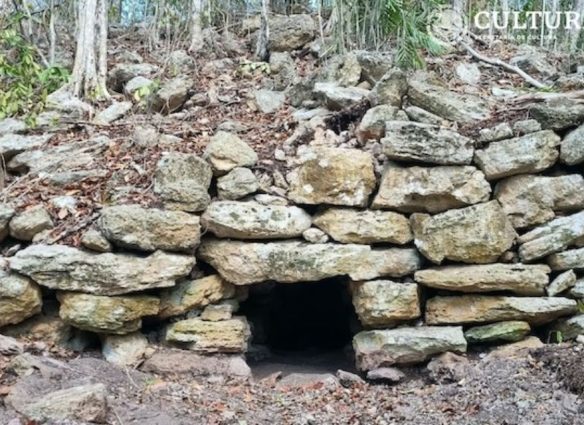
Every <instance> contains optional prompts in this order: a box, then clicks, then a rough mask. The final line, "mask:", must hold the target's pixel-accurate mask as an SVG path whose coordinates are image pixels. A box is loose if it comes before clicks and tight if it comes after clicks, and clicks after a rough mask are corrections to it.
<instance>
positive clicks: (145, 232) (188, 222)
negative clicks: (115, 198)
mask: <svg viewBox="0 0 584 425" xmlns="http://www.w3.org/2000/svg"><path fill="white" fill-rule="evenodd" d="M98 227H99V229H100V230H101V232H102V234H103V235H104V236H105V237H106V238H107V239H108V240H109V241H111V242H113V243H114V244H115V245H118V246H121V247H125V248H130V249H138V250H143V251H155V250H157V249H164V250H168V251H192V250H193V249H195V248H196V247H197V246H198V245H199V241H200V237H201V226H200V223H199V217H197V216H195V215H191V214H188V213H185V212H182V211H166V210H159V209H155V208H143V207H141V206H140V205H116V206H113V207H106V208H104V209H103V210H102V212H101V217H100V218H99V220H98Z"/></svg>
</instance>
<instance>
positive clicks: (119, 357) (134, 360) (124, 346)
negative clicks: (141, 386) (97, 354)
mask: <svg viewBox="0 0 584 425" xmlns="http://www.w3.org/2000/svg"><path fill="white" fill-rule="evenodd" d="M101 344H102V346H101V352H102V354H103V357H104V358H105V359H106V360H107V361H108V362H110V363H113V364H115V365H117V366H120V367H136V366H138V364H140V363H141V362H142V360H144V355H145V353H146V349H147V348H148V340H147V339H146V337H145V336H144V335H142V333H141V332H133V333H130V334H127V335H103V336H102V338H101Z"/></svg>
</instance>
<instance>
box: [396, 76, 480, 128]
mask: <svg viewBox="0 0 584 425" xmlns="http://www.w3.org/2000/svg"><path fill="white" fill-rule="evenodd" d="M408 99H409V101H410V103H411V104H412V105H413V106H418V107H420V108H422V109H425V110H426V111H429V112H432V113H433V114H436V115H438V116H439V117H442V118H444V119H447V120H450V121H455V122H457V123H459V124H470V123H474V122H477V121H482V120H485V119H487V118H488V117H489V116H490V114H491V111H490V107H489V105H488V103H487V102H486V101H485V100H483V99H481V98H480V97H478V96H475V95H471V94H460V93H457V92H453V91H451V90H449V89H448V88H447V87H446V86H445V85H443V84H442V83H441V82H439V81H436V79H435V78H432V77H431V76H428V75H427V74H425V73H420V74H417V75H416V76H414V78H410V79H409V88H408Z"/></svg>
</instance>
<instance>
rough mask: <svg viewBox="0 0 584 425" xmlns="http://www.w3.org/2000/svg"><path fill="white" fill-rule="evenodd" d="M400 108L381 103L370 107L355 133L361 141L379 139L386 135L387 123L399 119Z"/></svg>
mask: <svg viewBox="0 0 584 425" xmlns="http://www.w3.org/2000/svg"><path fill="white" fill-rule="evenodd" d="M399 112H400V110H399V109H398V108H396V107H395V106H391V105H379V106H375V107H373V108H371V109H369V110H368V111H367V112H366V113H365V115H363V118H362V119H361V122H360V123H359V127H357V131H356V132H355V135H356V136H357V138H358V139H359V141H361V142H365V141H366V140H379V139H381V138H382V137H384V136H385V123H386V122H387V121H393V120H396V119H399V118H398V117H399Z"/></svg>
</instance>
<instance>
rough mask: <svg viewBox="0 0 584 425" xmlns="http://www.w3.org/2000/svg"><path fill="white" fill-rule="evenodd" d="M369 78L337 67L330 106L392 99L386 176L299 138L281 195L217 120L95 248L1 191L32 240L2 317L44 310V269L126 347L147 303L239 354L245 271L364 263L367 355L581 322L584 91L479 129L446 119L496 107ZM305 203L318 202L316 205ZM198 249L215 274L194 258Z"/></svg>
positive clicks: (369, 118) (302, 273) (347, 154)
mask: <svg viewBox="0 0 584 425" xmlns="http://www.w3.org/2000/svg"><path fill="white" fill-rule="evenodd" d="M353 65H354V66H355V67H358V66H359V67H360V66H361V65H359V63H358V61H357V62H355V63H353ZM358 69H359V73H358V74H359V75H372V74H371V72H365V68H358ZM359 78H360V77H359ZM359 78H354V79H352V80H351V81H353V83H355V84H356V83H358V82H359ZM372 80H373V82H374V83H375V84H374V86H373V89H372V90H371V91H369V90H366V89H360V90H361V91H359V90H357V91H355V90H350V89H351V87H342V89H343V90H340V91H339V90H338V87H337V86H336V85H334V84H332V85H331V83H323V84H324V85H322V84H321V85H318V86H317V87H315V94H316V95H317V96H318V97H320V98H321V99H322V100H323V103H325V104H327V105H329V106H330V105H333V106H335V105H336V106H335V107H338V105H342V106H347V105H350V104H352V103H354V102H357V101H360V100H362V99H363V97H364V96H367V97H370V99H371V101H372V103H373V104H375V105H377V106H374V107H373V108H371V109H370V110H369V111H368V112H367V113H366V114H365V116H364V117H363V119H362V121H361V123H360V125H359V127H358V129H357V138H358V140H360V141H361V142H363V143H368V142H370V141H374V142H375V143H378V146H379V147H380V149H381V152H382V154H383V155H384V159H385V160H386V161H385V169H384V172H383V174H382V175H381V176H380V177H378V176H377V175H376V161H377V160H378V159H379V158H376V157H375V156H374V155H373V154H371V153H370V152H369V151H367V150H362V149H355V148H350V147H346V146H345V147H339V146H338V145H334V144H330V143H329V144H328V145H327V144H322V143H313V144H310V145H308V146H306V147H304V149H303V150H301V149H299V155H298V158H296V159H297V162H296V166H295V167H294V169H293V170H292V171H291V172H290V173H289V174H288V175H287V176H286V184H287V185H288V189H287V192H286V194H285V195H286V197H285V198H283V197H277V196H269V195H267V194H265V193H257V192H258V191H259V190H260V186H261V185H260V182H258V180H257V178H256V176H255V175H254V173H253V172H252V170H251V169H250V168H251V167H253V166H254V165H255V164H256V162H257V160H258V157H257V155H256V153H255V152H254V151H253V150H252V149H251V148H250V147H249V146H248V145H247V144H246V143H245V142H243V141H242V140H241V139H240V138H239V137H238V136H235V135H233V134H230V133H226V132H218V133H217V134H216V135H215V136H214V138H213V139H212V141H211V143H210V144H209V145H208V147H207V149H206V151H205V154H204V155H203V157H198V156H196V155H193V154H185V153H177V152H170V153H168V154H166V155H164V156H163V157H162V159H161V160H160V162H159V163H158V166H157V170H156V175H155V178H154V192H155V193H156V195H157V196H158V197H159V199H160V201H161V203H162V204H163V206H164V208H163V209H157V208H145V207H142V206H138V205H114V206H109V207H106V208H104V209H103V210H102V212H101V216H100V218H99V220H98V221H97V223H96V226H95V227H94V228H92V229H89V230H88V231H87V232H86V233H85V234H84V235H83V238H82V239H81V242H82V244H83V246H84V248H85V249H78V248H74V247H69V246H64V245H46V244H42V243H34V242H39V241H42V240H43V237H42V235H43V232H46V231H47V230H49V229H50V228H52V227H53V223H52V221H51V218H50V216H49V215H48V213H47V212H46V211H45V210H43V209H42V208H32V209H29V210H26V211H23V212H19V213H18V214H16V213H15V211H13V210H12V209H10V208H3V209H2V211H0V229H1V232H0V234H1V235H2V237H3V238H4V237H6V236H7V235H8V234H10V235H11V236H12V237H14V238H16V239H21V240H23V241H33V244H31V245H29V246H28V247H26V248H25V249H22V250H20V251H18V252H17V253H16V255H14V256H13V257H11V258H9V260H8V264H7V265H6V266H5V267H4V272H3V274H2V276H0V279H1V280H2V285H0V291H2V292H1V293H0V313H3V314H1V315H0V316H1V317H2V319H0V326H6V325H13V324H17V323H19V322H22V321H23V320H25V319H27V318H29V317H31V316H33V315H35V314H37V313H38V312H39V311H40V310H41V305H42V297H41V290H40V287H44V288H48V289H50V290H53V291H56V293H57V299H58V300H59V303H60V307H59V316H60V318H61V320H62V321H64V322H65V323H66V324H69V325H71V326H73V327H75V328H78V329H82V330H85V331H90V332H95V333H98V334H100V335H102V339H103V341H104V354H106V356H108V355H109V356H110V357H111V358H115V357H116V356H115V353H113V351H115V350H117V349H118V348H119V347H120V346H124V345H125V346H126V347H127V346H128V345H129V346H132V347H135V346H137V345H146V344H147V342H146V340H145V337H144V336H142V335H141V334H140V333H139V330H140V329H141V326H142V319H143V318H144V317H148V318H156V319H157V320H159V321H161V322H162V323H165V324H166V325H167V326H166V332H165V339H166V341H167V342H168V343H170V344H176V345H178V346H180V347H183V348H186V349H190V350H194V351H197V352H200V353H205V354H211V353H242V352H245V351H246V350H247V347H248V341H249V339H250V335H251V332H250V327H249V325H248V323H247V321H246V319H245V317H243V316H241V315H240V316H238V315H237V310H238V306H239V301H241V300H243V299H245V296H246V293H247V291H246V288H247V287H248V286H249V285H253V284H257V283H261V282H266V281H275V282H279V283H284V284H287V283H290V284H293V283H295V282H316V281H319V280H322V279H327V278H332V277H338V278H342V279H348V280H349V287H350V290H351V295H352V299H353V304H354V307H355V310H356V312H357V315H358V317H359V319H360V321H361V324H362V326H363V329H364V330H363V331H362V332H360V333H358V334H357V335H356V336H355V337H354V341H353V346H354V349H355V354H356V360H357V366H358V367H359V368H360V369H361V370H371V369H375V368H379V367H383V366H389V365H393V364H410V363H416V362H420V361H424V360H426V359H428V358H429V357H431V356H432V355H434V354H437V353H441V352H445V351H455V352H465V351H466V350H467V345H468V344H483V343H497V342H499V343H500V342H513V341H519V340H521V339H523V338H525V337H526V336H527V335H529V334H530V333H531V332H532V331H533V330H538V329H548V330H550V331H557V332H561V334H562V335H563V338H574V337H576V336H577V335H579V334H582V333H584V319H583V318H582V317H583V316H581V315H575V314H576V313H577V312H578V303H577V300H578V299H581V298H584V282H583V281H584V279H582V278H580V279H579V276H578V273H579V271H580V270H581V269H584V248H582V246H583V245H584V244H583V243H582V241H583V240H584V211H582V210H584V179H583V178H582V176H581V175H580V174H579V173H576V172H574V171H573V170H574V168H568V167H566V165H569V166H573V165H575V164H580V163H582V162H584V149H583V148H582V147H581V144H580V143H578V141H579V140H580V139H581V136H582V135H583V134H584V126H582V127H578V128H576V129H574V130H572V131H571V132H569V133H568V134H567V135H566V136H565V137H564V138H563V139H562V138H561V137H560V136H559V135H558V134H557V133H556V131H560V130H561V131H562V132H563V131H564V130H566V129H568V128H570V129H571V128H573V127H575V126H577V125H579V124H580V123H582V122H583V121H584V111H583V110H582V108H578V107H575V106H574V107H568V106H564V107H562V108H560V107H557V106H556V105H542V106H538V108H537V110H536V111H534V112H533V114H534V116H536V117H537V118H538V120H539V123H538V122H537V121H534V120H529V121H525V122H521V123H517V124H516V125H515V126H514V127H513V128H510V127H509V126H508V125H506V124H502V125H498V126H496V127H493V128H490V129H484V130H482V131H481V133H480V137H479V138H477V140H473V139H472V138H470V137H467V136H464V135H462V134H460V133H459V132H457V131H456V130H455V129H454V126H441V125H436V123H454V124H471V123H476V122H478V120H481V119H483V118H485V117H487V116H488V114H489V105H487V104H486V103H485V102H484V101H483V100H482V99H479V98H476V97H474V96H472V95H459V94H457V93H454V92H450V91H448V89H446V88H444V87H443V86H441V85H439V84H433V83H430V82H429V80H424V79H420V78H418V77H414V78H412V79H411V81H410V82H409V83H408V82H406V80H405V75H403V73H401V72H400V71H395V70H391V71H390V72H388V73H387V74H385V75H383V76H382V77H381V78H379V77H378V78H377V80H376V79H373V78H372ZM404 85H405V86H404ZM354 88H355V87H353V89H354ZM406 92H407V94H408V99H409V103H410V104H409V105H408V106H405V105H402V103H401V100H402V97H403V95H405V93H406ZM331 107H332V106H331ZM542 126H543V129H542ZM1 145H2V144H1V143H0V146H1ZM31 158H32V157H31ZM387 160H389V161H387ZM212 186H213V188H212ZM214 188H216V193H217V197H216V198H214V199H213V200H212V199H211V196H210V192H213V193H214ZM308 206H318V207H319V209H318V211H317V212H316V213H315V214H312V215H311V214H309V213H308V211H309V208H308ZM202 229H203V231H202ZM203 234H204V236H202V235H203ZM195 254H196V257H197V258H198V259H199V260H202V261H204V262H205V263H207V264H208V265H210V266H211V267H213V268H214V270H215V271H216V272H215V273H214V274H210V275H204V274H201V273H200V272H198V271H197V270H196V269H195V268H194V267H195V263H196V259H195Z"/></svg>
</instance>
